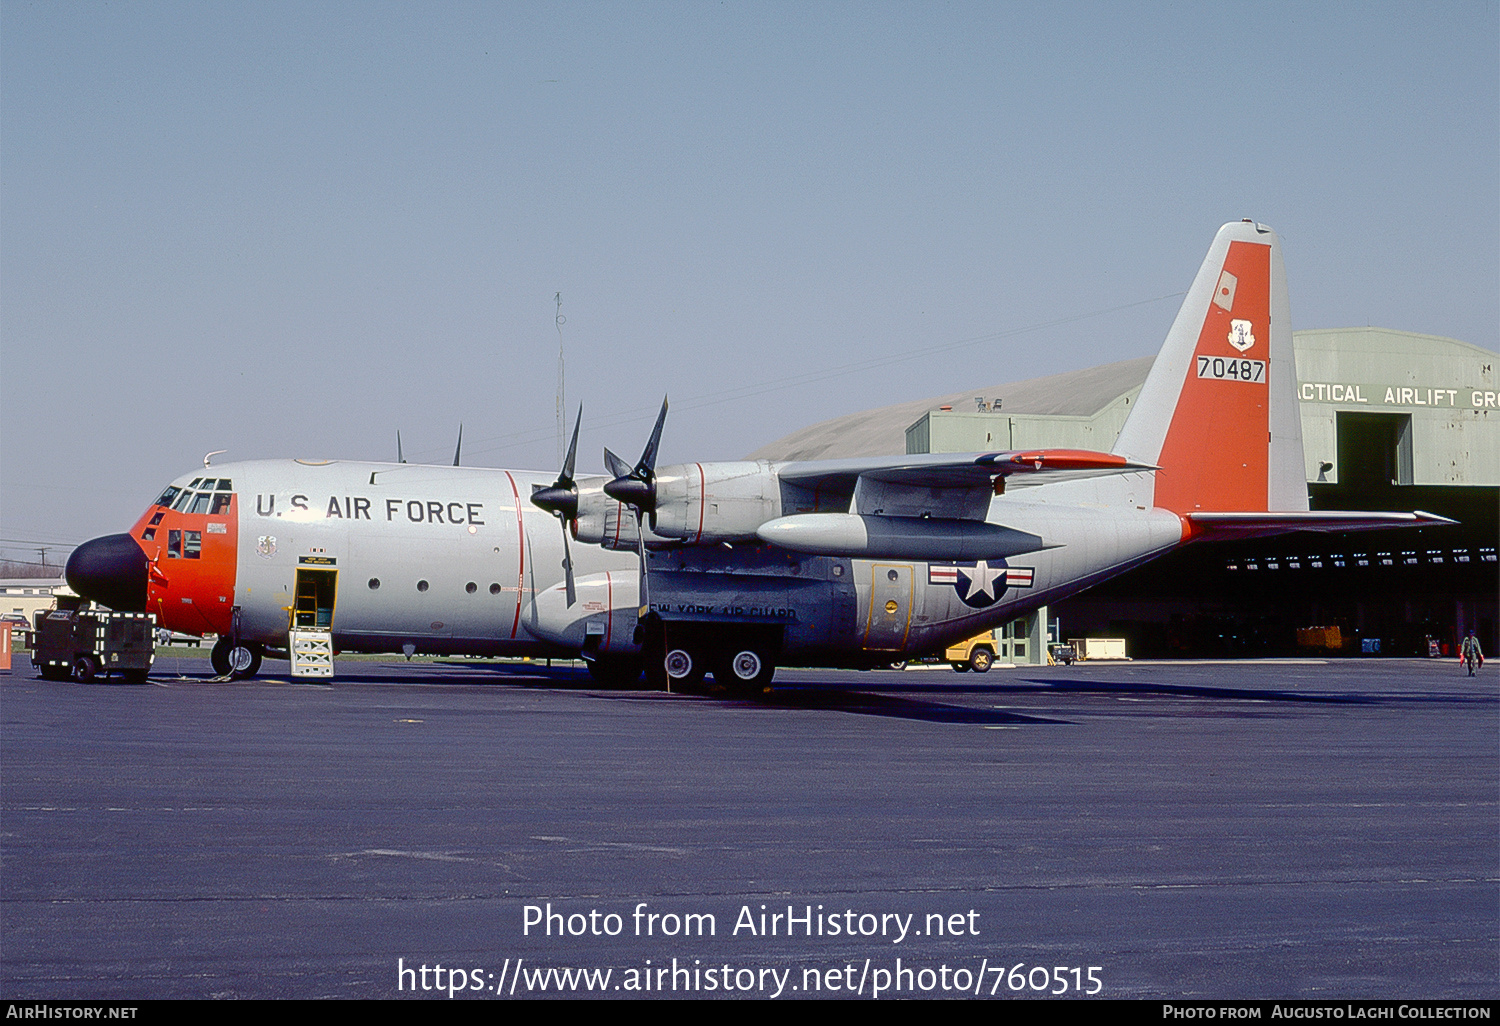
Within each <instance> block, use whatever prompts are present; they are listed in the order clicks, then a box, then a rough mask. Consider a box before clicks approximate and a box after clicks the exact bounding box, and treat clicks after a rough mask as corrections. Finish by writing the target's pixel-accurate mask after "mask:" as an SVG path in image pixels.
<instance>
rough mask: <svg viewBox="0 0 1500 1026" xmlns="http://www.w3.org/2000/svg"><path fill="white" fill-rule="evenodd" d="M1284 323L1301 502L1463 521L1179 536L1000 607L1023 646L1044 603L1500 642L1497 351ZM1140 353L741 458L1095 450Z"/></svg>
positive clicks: (1078, 609)
mask: <svg viewBox="0 0 1500 1026" xmlns="http://www.w3.org/2000/svg"><path fill="white" fill-rule="evenodd" d="M1293 340H1294V344H1295V350H1296V360H1297V380H1298V396H1299V398H1300V406H1301V413H1302V446H1303V455H1304V459H1305V461H1306V474H1307V483H1308V495H1309V500H1310V503H1311V506H1312V508H1313V509H1315V510H1316V509H1325V510H1337V509H1343V510H1361V509H1362V510H1417V509H1420V510H1425V511H1427V512H1429V513H1437V514H1440V515H1442V516H1445V517H1449V518H1451V519H1454V520H1457V521H1459V524H1458V525H1457V526H1452V527H1429V528H1420V529H1408V530H1391V531H1375V532H1360V533H1351V534H1345V535H1337V534H1333V535H1330V534H1311V533H1300V534H1292V535H1284V536H1281V537H1276V538H1269V539H1255V540H1251V541H1244V542H1233V543H1218V544H1203V545H1192V546H1188V547H1186V548H1184V549H1181V550H1179V551H1177V552H1174V553H1172V554H1170V555H1168V556H1166V557H1164V558H1163V559H1160V560H1157V561H1155V562H1154V563H1150V564H1148V565H1147V566H1144V567H1142V568H1140V569H1138V570H1134V571H1131V572H1129V573H1126V574H1123V575H1121V576H1120V577H1117V578H1115V579H1113V580H1111V581H1108V582H1106V583H1104V584H1102V585H1100V586H1098V587H1096V588H1094V589H1092V590H1090V591H1087V592H1084V593H1083V594H1082V595H1079V596H1076V597H1074V598H1072V599H1068V600H1067V601H1065V602H1063V603H1061V604H1059V605H1057V606H1054V607H1052V608H1051V609H1050V610H1043V611H1041V612H1040V613H1039V614H1038V615H1037V616H1035V617H1032V618H1031V619H1030V621H1029V622H1027V623H1021V622H1018V623H1016V624H1014V625H1011V626H1009V627H1007V629H1006V631H1005V632H1004V633H1005V635H1006V637H1007V639H1008V638H1010V637H1012V636H1013V637H1015V638H1018V639H1022V638H1024V639H1026V640H1027V641H1028V642H1029V643H1028V644H1024V645H1018V646H1017V650H1018V651H1017V655H1018V656H1019V655H1020V653H1021V652H1024V653H1025V655H1024V659H1025V660H1028V661H1035V660H1036V659H1038V658H1040V657H1041V652H1042V645H1041V644H1040V642H1041V640H1042V636H1043V631H1044V627H1045V625H1046V624H1047V623H1048V622H1049V618H1055V620H1056V621H1057V622H1058V623H1059V624H1060V626H1061V634H1062V636H1063V637H1065V638H1074V637H1085V636H1093V637H1100V636H1107V637H1123V638H1125V639H1126V641H1127V644H1128V646H1129V650H1130V653H1131V654H1132V655H1139V656H1208V655H1289V654H1293V653H1294V652H1297V651H1298V650H1299V647H1298V646H1299V643H1300V644H1301V645H1302V646H1303V647H1302V649H1301V650H1303V651H1306V650H1307V646H1309V645H1316V646H1317V647H1321V648H1323V649H1324V650H1337V651H1341V652H1345V653H1366V654H1377V653H1378V654H1382V655H1425V654H1428V653H1429V652H1430V651H1433V650H1434V646H1435V650H1436V651H1438V652H1440V653H1444V654H1453V653H1454V652H1455V651H1456V645H1457V642H1458V640H1459V638H1460V637H1462V636H1463V635H1464V634H1465V633H1467V632H1468V631H1469V630H1471V629H1472V630H1475V631H1477V632H1478V635H1479V638H1480V642H1481V644H1482V645H1483V647H1484V650H1485V651H1486V652H1488V653H1493V652H1495V651H1496V650H1497V648H1500V638H1497V634H1496V626H1497V593H1500V583H1497V582H1500V577H1497V573H1500V567H1497V563H1496V552H1495V549H1496V540H1497V536H1500V375H1497V374H1496V363H1497V360H1500V354H1496V353H1495V352H1493V351H1491V350H1487V349H1481V348H1480V347H1478V346H1475V345H1470V344H1469V343H1467V342H1460V341H1457V340H1455V339H1450V338H1439V337H1437V336H1434V335H1418V334H1414V333H1411V332H1404V331H1391V330H1387V329H1383V328H1332V329H1325V330H1316V331H1299V332H1295V333H1294V334H1293ZM1152 359H1153V357H1142V358H1140V359H1135V360H1126V361H1123V362H1120V363H1112V364H1107V365H1105V366H1102V367H1092V368H1089V369H1087V370H1081V371H1073V372H1070V373H1067V374H1056V375H1052V376H1050V377H1044V378H1036V379H1033V380H1030V381H1021V382H1015V383H1012V384H1006V385H998V386H991V387H984V388H971V389H968V390H965V391H962V392H955V393H953V394H951V395H947V396H940V397H938V398H935V399H924V400H918V401H915V402H908V403H900V404H897V405H893V406H886V407H881V408H879V409H874V410H867V411H864V412H861V413H854V414H849V415H846V416H843V417H838V418H835V419H833V420H828V421H824V422H822V423H820V424H815V425H813V426H811V427H808V428H804V429H803V430H801V431H798V432H795V433H793V434H791V435H788V436H786V437H785V438H782V439H780V440H778V441H776V442H773V443H771V444H770V445H767V446H764V447H762V448H761V449H758V450H757V451H755V452H753V453H751V454H750V456H749V458H751V459H771V460H785V459H839V458H842V457H854V456H889V455H898V454H900V453H903V452H904V453H925V452H976V451H983V450H996V449H1020V448H1033V447H1052V448H1078V449H1095V450H1108V449H1109V448H1110V447H1111V446H1112V445H1113V444H1114V441H1115V438H1116V436H1117V435H1118V434H1119V431H1120V427H1121V425H1123V424H1124V422H1125V417H1126V415H1127V414H1128V413H1129V412H1130V407H1131V405H1132V404H1133V403H1134V402H1135V399H1136V396H1137V394H1138V393H1139V392H1140V389H1141V384H1142V383H1143V382H1144V381H1145V379H1146V373H1147V371H1149V370H1150V368H1151V362H1152ZM1310 628H1323V630H1321V631H1313V630H1310ZM1332 628H1338V630H1337V631H1336V632H1335V631H1333V630H1332ZM1017 661H1022V659H1021V658H1018V659H1017Z"/></svg>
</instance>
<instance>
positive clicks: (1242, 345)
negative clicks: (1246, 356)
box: [1229, 321, 1255, 353]
mask: <svg viewBox="0 0 1500 1026" xmlns="http://www.w3.org/2000/svg"><path fill="white" fill-rule="evenodd" d="M1229 344H1230V345H1232V346H1234V348H1236V349H1238V350H1239V351H1240V352H1242V353H1243V352H1244V351H1245V350H1246V349H1249V348H1250V347H1251V346H1253V345H1255V336H1254V335H1252V334H1250V322H1249V321H1230V322H1229Z"/></svg>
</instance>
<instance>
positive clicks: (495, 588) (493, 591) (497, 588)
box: [490, 584, 500, 595]
mask: <svg viewBox="0 0 1500 1026" xmlns="http://www.w3.org/2000/svg"><path fill="white" fill-rule="evenodd" d="M490 594H491V595H498V594H500V585H498V584H492V585H490Z"/></svg>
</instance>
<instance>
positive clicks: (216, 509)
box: [208, 481, 229, 516]
mask: <svg viewBox="0 0 1500 1026" xmlns="http://www.w3.org/2000/svg"><path fill="white" fill-rule="evenodd" d="M219 483H220V484H223V483H224V482H222V481H220V482H219ZM227 512H229V494H228V493H227V492H220V493H219V494H218V495H215V496H214V505H213V508H212V509H210V510H209V511H208V513H209V516H217V515H218V514H220V513H227Z"/></svg>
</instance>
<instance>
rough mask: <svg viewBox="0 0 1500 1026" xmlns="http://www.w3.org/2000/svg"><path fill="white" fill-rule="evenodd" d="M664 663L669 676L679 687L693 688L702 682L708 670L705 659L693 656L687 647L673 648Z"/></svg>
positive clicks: (674, 684)
mask: <svg viewBox="0 0 1500 1026" xmlns="http://www.w3.org/2000/svg"><path fill="white" fill-rule="evenodd" d="M662 665H663V666H664V667H665V669H666V671H667V678H668V679H669V680H671V682H672V684H673V686H675V687H678V688H691V687H695V686H696V685H698V684H701V683H702V682H703V676H704V674H706V673H707V672H708V667H707V666H705V665H704V661H703V659H702V658H701V657H699V658H697V659H695V658H693V654H692V653H691V652H689V651H688V650H687V649H685V648H674V649H672V650H671V651H670V652H668V653H667V658H666V661H665V662H664V663H663V664H662Z"/></svg>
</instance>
